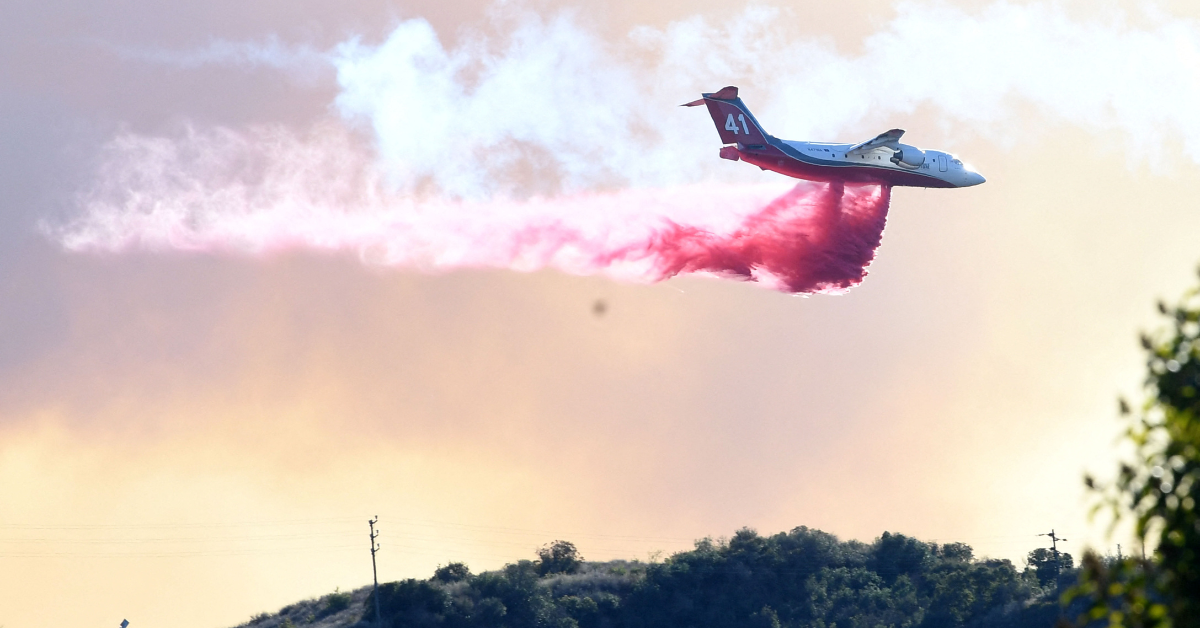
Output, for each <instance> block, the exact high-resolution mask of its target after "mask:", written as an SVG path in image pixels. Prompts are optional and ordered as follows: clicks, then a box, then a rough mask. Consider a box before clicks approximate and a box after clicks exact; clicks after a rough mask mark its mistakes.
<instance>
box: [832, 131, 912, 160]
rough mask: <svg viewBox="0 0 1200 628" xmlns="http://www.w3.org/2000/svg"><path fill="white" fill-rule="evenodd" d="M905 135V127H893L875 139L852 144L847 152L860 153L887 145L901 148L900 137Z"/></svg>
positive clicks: (892, 147)
mask: <svg viewBox="0 0 1200 628" xmlns="http://www.w3.org/2000/svg"><path fill="white" fill-rule="evenodd" d="M903 135H904V129H892V130H891V131H888V132H887V133H880V134H879V135H876V136H875V137H874V138H873V139H869V140H867V141H865V142H860V143H858V144H855V145H854V146H851V147H850V149H849V150H847V151H846V154H847V155H858V154H861V153H865V152H869V151H872V150H875V149H876V148H880V147H887V148H890V149H892V150H900V138H901V137H902V136H903Z"/></svg>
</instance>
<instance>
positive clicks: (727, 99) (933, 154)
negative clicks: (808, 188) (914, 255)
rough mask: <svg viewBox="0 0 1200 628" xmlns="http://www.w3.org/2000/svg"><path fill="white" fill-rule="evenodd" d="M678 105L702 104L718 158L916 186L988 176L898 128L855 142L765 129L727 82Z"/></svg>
mask: <svg viewBox="0 0 1200 628" xmlns="http://www.w3.org/2000/svg"><path fill="white" fill-rule="evenodd" d="M701 95H702V96H703V97H702V98H701V99H700V100H696V101H692V102H689V103H685V104H683V105H681V106H682V107H696V106H699V105H706V106H707V107H708V113H709V114H710V115H712V119H713V122H714V123H716V125H717V133H719V134H720V135H721V143H723V144H725V146H723V147H721V152H720V156H721V158H722V159H729V160H732V161H738V160H741V161H744V162H747V163H750V164H754V165H755V166H758V167H759V168H762V169H763V170H771V171H774V172H778V173H780V174H784V175H787V176H789V177H795V178H797V179H806V180H809V181H853V182H859V183H875V184H880V185H893V186H908V187H920V188H965V187H970V186H972V185H979V184H980V183H983V182H984V181H985V180H986V179H984V178H983V176H982V175H980V174H979V173H978V172H975V171H974V170H973V169H972V168H971V167H970V166H968V165H966V164H964V163H963V162H962V160H960V159H958V158H957V157H955V156H954V155H951V154H949V153H943V152H941V151H936V150H925V151H923V150H921V149H919V148H917V147H915V146H909V145H908V144H901V143H900V137H901V136H902V135H904V131H903V130H902V129H892V130H890V131H888V132H886V133H880V134H879V135H878V136H876V137H875V138H873V139H869V140H867V141H865V142H859V143H858V144H831V143H826V142H793V141H789V140H781V139H779V138H777V137H774V136H773V135H770V134H768V133H767V132H766V131H764V130H763V128H762V125H760V124H759V123H758V120H756V119H754V114H752V113H750V110H749V109H747V108H746V105H745V103H743V102H742V99H741V98H738V88H736V87H733V86H729V87H726V88H724V89H721V90H719V91H716V92H714V93H711V94H701Z"/></svg>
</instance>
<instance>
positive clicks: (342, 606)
mask: <svg viewBox="0 0 1200 628" xmlns="http://www.w3.org/2000/svg"><path fill="white" fill-rule="evenodd" d="M347 608H350V594H349V593H342V592H340V591H339V590H337V589H335V590H334V592H333V593H330V594H329V595H327V596H326V597H325V610H324V611H322V612H323V613H324V614H326V615H331V614H333V613H338V612H341V611H344V610H346V609H347Z"/></svg>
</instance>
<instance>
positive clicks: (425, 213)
mask: <svg viewBox="0 0 1200 628" xmlns="http://www.w3.org/2000/svg"><path fill="white" fill-rule="evenodd" d="M257 133H258V135H254V134H249V135H248V134H244V133H243V134H239V133H234V132H221V133H210V134H199V133H196V134H193V135H192V136H190V137H189V138H188V140H187V141H183V142H172V141H170V140H165V139H160V138H142V137H138V136H122V137H120V138H118V139H117V140H116V141H115V142H114V143H113V145H112V147H111V148H110V153H109V158H108V159H107V160H105V162H104V166H103V168H102V169H101V172H100V174H99V176H98V177H97V183H96V185H95V186H94V188H93V189H92V190H90V191H89V192H88V193H86V194H85V195H83V196H81V205H82V207H81V208H82V210H83V211H82V213H81V214H80V215H79V216H77V217H76V218H75V219H74V220H72V221H70V222H69V223H68V224H64V225H60V226H58V227H51V226H48V225H47V226H46V228H47V230H48V231H49V232H50V234H51V235H52V237H54V238H55V239H56V240H58V241H59V242H60V243H62V245H63V246H64V247H65V248H67V249H68V250H73V251H95V252H105V251H106V252H112V253H120V252H124V251H129V250H131V249H143V250H150V251H181V252H194V253H195V252H200V253H215V254H234V255H250V256H260V255H267V254H271V253H275V252H280V251H288V250H309V251H328V252H351V253H354V254H357V255H358V257H359V258H360V259H362V260H363V261H364V262H365V263H368V264H372V265H379V266H391V267H398V268H414V269H421V270H426V271H437V270H451V269H457V268H506V269H512V270H518V271H532V270H537V269H541V268H554V269H558V270H561V271H563V272H567V273H572V274H579V275H595V274H600V275H606V276H609V277H612V278H614V279H619V280H624V281H634V282H654V281H661V280H664V279H668V278H671V277H675V276H677V275H682V274H694V273H698V274H707V275H715V276H721V277H731V278H738V279H743V280H748V281H756V282H759V283H760V284H762V285H765V286H767V287H771V288H774V289H777V290H783V291H787V292H793V293H815V292H825V293H838V292H844V291H846V290H848V289H849V288H851V287H853V286H855V285H858V284H859V283H860V282H862V280H863V278H864V277H865V276H866V268H867V266H868V265H869V264H870V263H871V261H872V260H873V259H874V257H875V250H876V249H877V248H878V247H879V243H880V240H881V238H882V236H883V228H884V224H885V221H886V219H887V210H888V204H889V200H890V196H891V192H890V189H889V188H888V187H887V186H880V185H851V184H844V183H840V182H834V183H813V182H808V181H800V182H798V183H796V184H795V185H794V186H793V187H792V188H790V189H788V188H786V187H782V186H781V184H784V185H786V182H785V181H784V180H778V181H772V182H770V183H769V184H730V183H718V182H715V181H709V182H705V183H692V184H682V185H674V186H665V187H638V186H631V187H625V188H620V189H617V190H614V191H608V192H601V191H596V190H585V191H580V192H576V193H568V194H559V195H551V196H534V197H530V198H527V199H525V200H518V199H513V198H506V197H504V196H502V195H491V196H486V195H481V196H479V197H476V198H459V199H455V198H453V197H452V196H450V195H448V194H428V195H425V196H418V195H415V194H413V193H411V192H406V191H404V190H397V189H394V188H391V187H389V186H388V185H387V184H386V183H384V182H383V177H382V175H381V174H380V173H379V170H378V168H376V167H375V164H374V163H373V161H372V159H371V157H370V155H369V154H367V153H364V152H362V151H355V150H353V148H352V147H351V146H350V145H348V144H347V142H348V140H347V136H346V135H345V134H344V133H342V132H341V131H338V130H336V129H335V130H334V131H330V132H329V133H326V134H324V135H321V134H319V133H318V134H316V135H314V138H311V139H308V140H302V139H297V138H295V137H294V136H292V135H290V134H287V133H284V132H281V131H258V132H257Z"/></svg>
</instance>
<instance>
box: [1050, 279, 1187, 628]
mask: <svg viewBox="0 0 1200 628" xmlns="http://www.w3.org/2000/svg"><path fill="white" fill-rule="evenodd" d="M1159 310H1160V312H1162V314H1164V315H1165V316H1167V317H1168V318H1169V319H1170V325H1169V327H1168V328H1167V329H1164V330H1163V331H1160V332H1159V333H1158V334H1157V336H1156V337H1150V336H1143V337H1142V345H1143V347H1144V348H1145V349H1146V352H1147V354H1148V355H1147V360H1146V367H1147V372H1148V373H1147V377H1146V390H1147V393H1148V394H1147V396H1148V401H1147V402H1146V404H1145V405H1144V406H1143V408H1142V410H1141V412H1140V413H1138V414H1136V415H1134V414H1133V413H1132V412H1131V411H1130V408H1129V404H1127V403H1126V402H1125V401H1122V402H1121V411H1122V414H1123V415H1126V416H1127V417H1130V418H1129V420H1130V426H1129V428H1128V429H1127V430H1126V434H1125V437H1126V439H1128V440H1129V442H1131V443H1132V444H1133V445H1134V446H1135V447H1136V452H1137V453H1136V456H1135V458H1134V460H1133V461H1132V462H1130V463H1126V464H1123V465H1122V466H1121V469H1120V473H1119V475H1118V476H1117V479H1116V482H1115V484H1114V485H1112V486H1109V487H1105V488H1102V489H1099V490H1103V491H1105V493H1106V496H1107V499H1106V501H1105V503H1106V504H1107V505H1108V506H1109V507H1110V508H1111V509H1112V511H1113V513H1114V515H1115V517H1116V518H1120V517H1126V516H1129V517H1132V518H1133V520H1134V523H1135V529H1136V532H1137V536H1138V538H1139V539H1141V541H1142V545H1143V547H1146V546H1154V545H1156V544H1157V549H1156V550H1155V551H1154V554H1153V557H1152V558H1151V559H1150V560H1147V561H1142V560H1138V559H1133V558H1128V559H1123V560H1119V561H1113V562H1111V563H1110V564H1106V563H1105V562H1104V561H1102V560H1101V559H1100V558H1099V557H1097V556H1095V555H1089V556H1086V557H1085V558H1084V569H1083V571H1082V574H1081V578H1080V583H1079V585H1078V586H1076V587H1075V588H1074V589H1073V590H1072V591H1071V592H1070V593H1069V594H1068V596H1067V598H1066V599H1068V600H1070V599H1084V600H1086V601H1087V611H1086V612H1085V613H1084V614H1083V615H1082V616H1081V617H1080V618H1079V621H1078V623H1079V624H1080V625H1084V624H1086V623H1087V622H1089V621H1096V620H1103V621H1105V622H1106V623H1107V624H1108V625H1111V626H1147V627H1154V628H1169V627H1171V626H1175V627H1179V628H1182V627H1190V626H1200V594H1198V593H1197V592H1200V518H1198V517H1197V510H1196V506H1197V502H1200V288H1198V289H1193V290H1191V291H1189V292H1188V293H1187V294H1185V295H1184V297H1183V298H1182V299H1181V300H1180V303H1179V304H1178V305H1177V306H1175V307H1168V306H1166V305H1165V304H1162V303H1160V304H1159ZM1087 483H1088V485H1089V486H1091V487H1093V488H1096V484H1095V482H1094V481H1093V480H1092V479H1091V478H1089V479H1088V480H1087Z"/></svg>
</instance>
